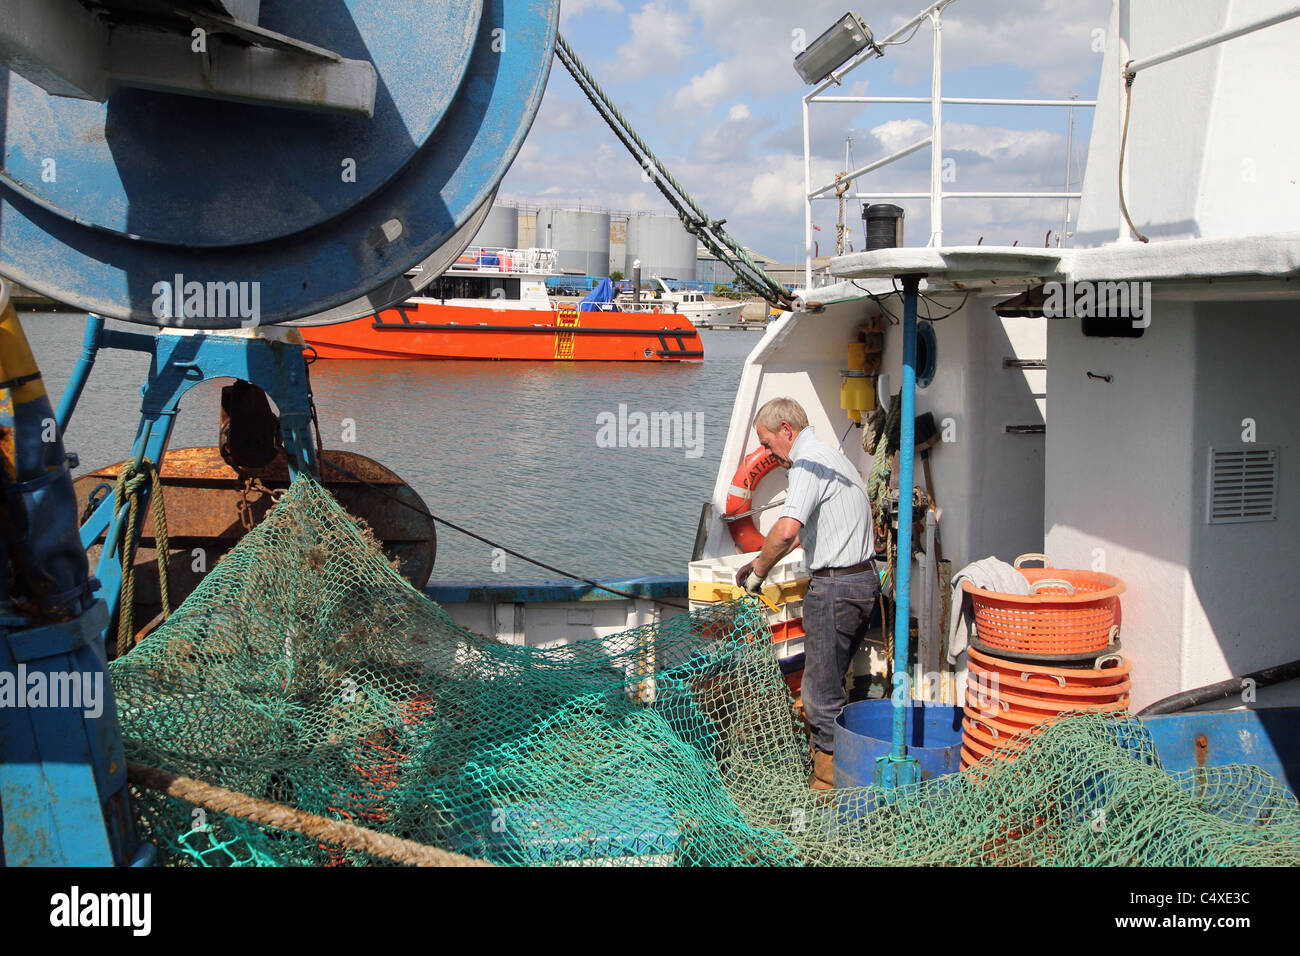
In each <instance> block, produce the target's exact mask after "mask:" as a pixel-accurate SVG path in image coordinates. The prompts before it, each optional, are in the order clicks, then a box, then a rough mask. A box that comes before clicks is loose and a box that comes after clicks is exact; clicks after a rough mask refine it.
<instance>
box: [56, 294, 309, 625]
mask: <svg viewBox="0 0 1300 956" xmlns="http://www.w3.org/2000/svg"><path fill="white" fill-rule="evenodd" d="M103 348H117V349H128V350H131V351H136V352H145V353H148V354H149V355H151V356H152V361H151V363H150V365H149V379H148V381H147V382H146V383H145V385H144V387H143V388H142V389H141V395H142V401H141V403H140V425H139V427H138V428H137V430H136V436H135V442H134V444H133V446H132V449H131V457H132V459H133V460H134V462H135V464H136V467H139V466H140V464H141V462H143V461H144V459H146V458H147V459H149V460H150V461H152V462H153V463H154V464H155V465H158V466H161V465H162V461H163V456H164V455H165V454H166V450H167V442H168V440H169V439H170V438H171V432H172V425H173V422H174V418H175V416H176V413H177V412H178V411H179V406H180V400H181V396H182V395H184V394H185V393H186V392H188V391H189V390H190V389H191V388H193V387H194V386H195V385H198V384H200V383H201V382H206V381H209V380H211V379H216V378H237V379H242V380H243V381H245V382H250V383H252V384H253V385H256V386H257V387H258V388H260V389H262V391H264V392H266V394H267V395H268V396H270V398H271V401H273V402H274V403H275V405H276V408H277V409H278V410H279V413H280V431H281V434H282V436H283V439H284V447H285V453H286V455H287V457H288V464H289V477H290V478H296V477H297V476H298V474H299V473H301V472H306V473H308V474H311V475H318V474H319V470H320V464H319V462H318V461H317V460H316V446H315V444H314V443H313V442H312V439H311V405H310V400H309V398H308V395H307V365H306V362H305V361H304V359H303V351H304V346H302V345H296V344H292V343H288V342H278V341H272V340H269V339H264V338H243V337H240V338H235V337H231V336H223V335H208V334H195V335H174V334H167V333H162V334H159V335H144V334H141V333H139V332H119V331H116V330H113V329H105V328H104V320H103V319H102V318H100V317H98V316H94V315H92V316H90V318H89V319H88V320H87V322H86V334H85V339H84V342H83V350H82V354H81V357H80V358H79V359H78V361H77V365H76V367H75V368H74V369H73V373H72V377H71V379H70V380H69V382H68V386H67V388H66V389H65V390H64V394H63V398H62V399H61V400H60V402H59V410H58V413H57V415H56V416H55V417H56V419H57V421H58V423H59V426H60V428H61V429H62V428H63V427H64V426H65V425H66V424H67V422H68V420H69V419H70V418H71V417H72V414H73V411H74V410H75V408H76V403H77V399H78V397H79V396H80V394H81V390H82V388H84V386H85V384H86V379H87V378H88V377H89V375H90V370H91V368H92V367H93V365H94V362H95V358H96V356H97V355H98V353H99V350H100V349H103ZM149 495H150V490H149V488H148V487H145V488H143V489H141V491H140V493H139V500H140V508H141V509H147V507H148V504H149ZM142 513H144V512H143V511H142ZM127 517H128V509H127V507H126V506H125V503H123V506H122V507H120V508H119V507H116V503H115V502H114V500H113V496H112V495H108V496H106V497H105V498H104V500H103V501H101V502H100V503H99V505H98V506H97V507H96V508H95V510H94V512H93V513H92V514H91V515H90V517H89V518H87V519H86V521H85V522H84V523H83V524H82V526H81V544H82V546H83V547H86V548H89V547H90V546H91V545H92V544H94V542H95V541H96V540H98V539H99V537H100V536H101V535H105V541H104V548H103V551H102V552H101V553H100V558H99V565H98V567H97V568H96V570H95V574H96V576H97V577H98V578H99V580H100V582H101V583H102V585H103V592H102V593H103V597H104V599H105V601H107V603H108V612H109V617H110V618H111V617H112V615H113V612H114V611H116V610H117V606H118V601H119V600H120V598H121V589H122V564H121V562H122V558H121V553H122V550H121V544H122V542H121V537H122V535H123V534H124V533H125V530H126V522H127Z"/></svg>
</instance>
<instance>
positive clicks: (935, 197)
mask: <svg viewBox="0 0 1300 956" xmlns="http://www.w3.org/2000/svg"><path fill="white" fill-rule="evenodd" d="M953 2H954V0H940V2H938V3H934V4H932V5H930V6H929V7H927V8H926V9H925V10H922V11H921V12H920V13H918V14H917V15H916V16H914V17H912V19H910V20H908V21H907V22H906V23H904V24H903V25H902V26H901V27H899V28H898V29H897V30H895V31H894V32H893V33H891V34H889V36H887V37H885V38H884V39H883V40H878V41H876V44H875V46H874V47H867V49H865V50H863V51H862V52H861V53H859V54H858V55H857V56H856V57H855V58H854V59H853V60H851V61H850V62H849V63H848V64H846V65H845V66H843V67H842V68H840V69H839V70H837V71H836V72H834V73H832V74H831V75H830V77H828V78H827V79H825V80H823V81H822V82H821V83H819V84H818V85H817V86H815V87H814V88H813V89H812V91H811V92H809V93H808V94H806V95H805V96H804V98H803V168H804V281H805V283H806V286H807V288H812V260H813V216H812V213H813V202H814V200H818V199H838V198H839V195H840V194H839V192H838V190H839V189H840V186H841V183H842V182H848V183H852V182H853V181H854V180H856V179H858V178H859V177H861V176H865V175H866V174H867V173H871V172H874V171H875V170H877V169H880V168H882V167H884V166H888V165H890V164H891V163H895V162H898V161H899V160H900V159H903V158H905V157H907V156H910V155H912V153H915V152H917V151H918V150H922V149H925V148H926V147H929V149H930V191H929V192H872V193H864V192H861V191H858V192H854V193H852V198H854V199H875V200H881V201H883V200H888V199H929V200H930V239H929V242H928V243H927V245H930V246H939V245H942V244H943V203H944V200H946V199H1063V200H1065V201H1066V202H1067V203H1068V202H1069V200H1071V199H1078V198H1079V196H1080V195H1081V194H1080V193H1079V192H1077V191H1071V190H1070V189H1069V176H1068V173H1067V176H1066V189H1064V190H1061V191H1059V192H1052V191H1015V192H986V191H969V190H962V191H957V190H945V189H944V188H943V107H944V104H950V105H954V106H1062V107H1069V108H1071V109H1072V108H1074V107H1076V106H1079V107H1095V106H1096V105H1097V104H1096V101H1095V100H1080V99H1068V100H1025V99H995V98H992V97H967V96H944V95H943V84H942V79H941V77H942V73H943V44H942V36H943V24H942V14H943V10H944V8H945V7H947V6H948V5H949V4H950V3H953ZM926 20H929V21H930V24H931V27H932V28H933V34H934V37H933V39H934V48H933V64H932V69H931V79H930V95H929V96H928V97H926V96H823V95H822V93H823V92H824V91H825V90H827V89H829V88H830V87H831V86H838V85H840V82H841V81H842V80H843V78H844V76H845V75H846V74H848V73H849V72H851V71H853V70H855V69H857V68H858V67H859V66H861V65H862V64H863V63H866V62H867V61H868V60H870V59H871V58H872V57H874V56H876V55H877V54H878V52H879V48H882V47H885V46H890V45H894V44H897V43H900V42H906V41H905V40H901V39H900V38H902V37H903V36H904V34H907V37H906V39H908V40H910V39H911V37H912V35H913V34H914V33H915V32H916V30H918V29H920V26H921V24H922V23H924V22H925V21H926ZM909 31H910V32H909ZM813 103H859V104H870V103H895V104H896V103H914V104H925V103H928V104H930V135H929V136H927V137H925V138H924V139H921V140H919V141H918V142H915V143H912V144H911V145H910V146H906V147H904V148H903V149H900V150H897V151H896V152H894V153H891V154H890V155H889V156H885V157H884V158H882V159H877V160H875V161H873V162H871V163H868V164H867V165H866V166H863V167H861V168H860V169H855V170H852V171H851V172H849V173H848V174H847V175H842V176H841V177H840V178H839V179H837V180H836V181H834V182H831V183H829V184H827V185H825V186H820V187H817V188H814V187H813V184H812V151H811V142H812V137H811V133H810V130H809V107H810V106H811V105H812V104H813ZM1067 152H1068V147H1067ZM1066 161H1067V170H1068V168H1069V167H1068V162H1069V158H1068V157H1067V160H1066ZM1067 214H1068V210H1067Z"/></svg>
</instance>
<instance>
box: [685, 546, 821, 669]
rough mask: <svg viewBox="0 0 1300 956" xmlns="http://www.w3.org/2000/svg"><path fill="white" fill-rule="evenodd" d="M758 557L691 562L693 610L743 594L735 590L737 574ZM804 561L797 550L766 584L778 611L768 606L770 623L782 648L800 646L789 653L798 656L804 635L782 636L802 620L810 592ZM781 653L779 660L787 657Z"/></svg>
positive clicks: (753, 553)
mask: <svg viewBox="0 0 1300 956" xmlns="http://www.w3.org/2000/svg"><path fill="white" fill-rule="evenodd" d="M757 556H758V552H757V551H753V552H750V553H748V554H728V555H724V556H723V557H720V558H706V559H704V560H701V561H692V562H691V564H690V573H689V576H690V592H689V593H690V607H691V610H693V611H695V610H699V609H700V608H703V607H707V606H708V605H710V604H716V603H718V602H719V601H728V600H731V599H732V598H734V597H736V596H737V595H739V594H741V593H743V592H742V591H741V590H740V589H739V588H738V587H737V586H736V572H737V571H738V570H740V568H742V567H743V566H744V565H746V564H748V563H749V562H750V561H752V560H753V559H754V558H756V557H757ZM803 557H804V552H803V549H802V548H797V549H796V550H795V551H794V552H793V553H791V554H788V555H786V556H785V557H784V558H782V559H781V560H780V561H778V562H777V563H776V564H775V565H774V566H773V568H772V570H771V572H770V573H769V574H768V576H767V577H766V578H765V579H764V580H763V587H764V589H765V591H766V593H767V596H768V597H769V599H771V600H772V601H773V603H774V604H776V610H772V609H771V608H766V606H765V608H766V612H767V622H768V624H769V625H770V626H771V627H772V629H773V636H774V638H775V640H777V641H778V642H779V643H780V644H781V645H784V646H785V647H786V648H788V647H789V646H790V645H793V644H796V643H797V644H798V650H791V651H790V653H798V652H799V650H802V644H803V637H802V633H801V632H800V633H799V636H798V637H795V638H793V639H790V638H786V637H784V636H783V635H785V634H787V633H788V632H789V631H790V627H789V626H788V625H789V624H790V623H791V622H797V621H800V620H801V619H802V618H803V598H804V595H805V594H806V593H807V591H808V581H809V574H808V570H807V568H805V567H804V561H803ZM773 590H775V591H776V592H777V593H776V594H775V595H773V594H772V592H773ZM783 625H784V626H783ZM782 650H783V652H782V653H780V654H779V656H781V657H786V656H788V654H787V653H786V652H784V648H783V649H782Z"/></svg>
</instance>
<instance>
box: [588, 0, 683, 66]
mask: <svg viewBox="0 0 1300 956" xmlns="http://www.w3.org/2000/svg"><path fill="white" fill-rule="evenodd" d="M627 20H628V33H629V38H628V40H627V42H626V43H624V44H623V45H622V46H620V47H619V48H618V51H617V53H616V55H615V60H614V62H613V63H611V64H609V70H607V71H606V72H611V71H617V74H618V75H619V76H621V77H623V78H628V77H638V76H644V75H646V74H648V73H654V72H659V71H664V70H666V69H668V68H671V67H674V66H676V65H677V64H679V63H681V62H682V60H683V59H685V58H686V55H687V54H688V53H689V52H690V51H691V48H692V47H693V44H692V42H691V35H692V34H691V24H690V18H689V17H688V16H687V15H686V14H684V13H681V12H679V11H677V10H674V9H672V7H671V0H650V2H649V3H647V4H645V5H644V6H643V7H641V9H640V10H639V11H637V12H636V13H630V14H628V18H627Z"/></svg>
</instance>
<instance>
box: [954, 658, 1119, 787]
mask: <svg viewBox="0 0 1300 956" xmlns="http://www.w3.org/2000/svg"><path fill="white" fill-rule="evenodd" d="M969 663H970V670H969V672H968V674H967V678H966V707H965V711H966V716H965V719H964V720H963V721H962V755H961V757H962V766H963V767H968V766H970V765H971V764H973V763H977V762H978V761H979V760H980V759H981V758H982V757H985V756H987V755H988V754H990V753H993V752H994V751H1000V752H999V753H998V754H997V756H998V757H999V758H1000V759H1014V753H1015V751H1017V750H1020V749H1022V748H1023V747H1024V743H1025V742H1024V741H1023V740H1017V739H1016V738H1017V737H1018V736H1019V735H1020V734H1022V733H1024V732H1025V731H1026V730H1029V729H1030V728H1032V727H1038V726H1041V725H1042V724H1045V723H1048V722H1050V721H1051V720H1052V719H1054V718H1055V717H1057V716H1058V715H1060V714H1064V713H1068V712H1070V711H1094V712H1100V713H1122V712H1123V711H1125V710H1127V709H1128V700H1129V691H1130V689H1131V688H1132V686H1133V682H1132V680H1131V679H1130V676H1131V671H1132V665H1131V664H1130V663H1129V662H1128V661H1127V660H1125V659H1124V658H1122V657H1120V656H1119V655H1118V654H1115V655H1110V656H1107V657H1103V658H1101V659H1100V660H1098V661H1096V662H1095V666H1094V667H1051V666H1048V665H1046V664H1039V663H1024V662H1016V661H1008V660H1004V659H1002V658H998V657H993V656H991V655H988V654H981V653H980V652H979V651H977V650H975V649H974V648H972V649H971V650H970V662H969Z"/></svg>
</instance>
